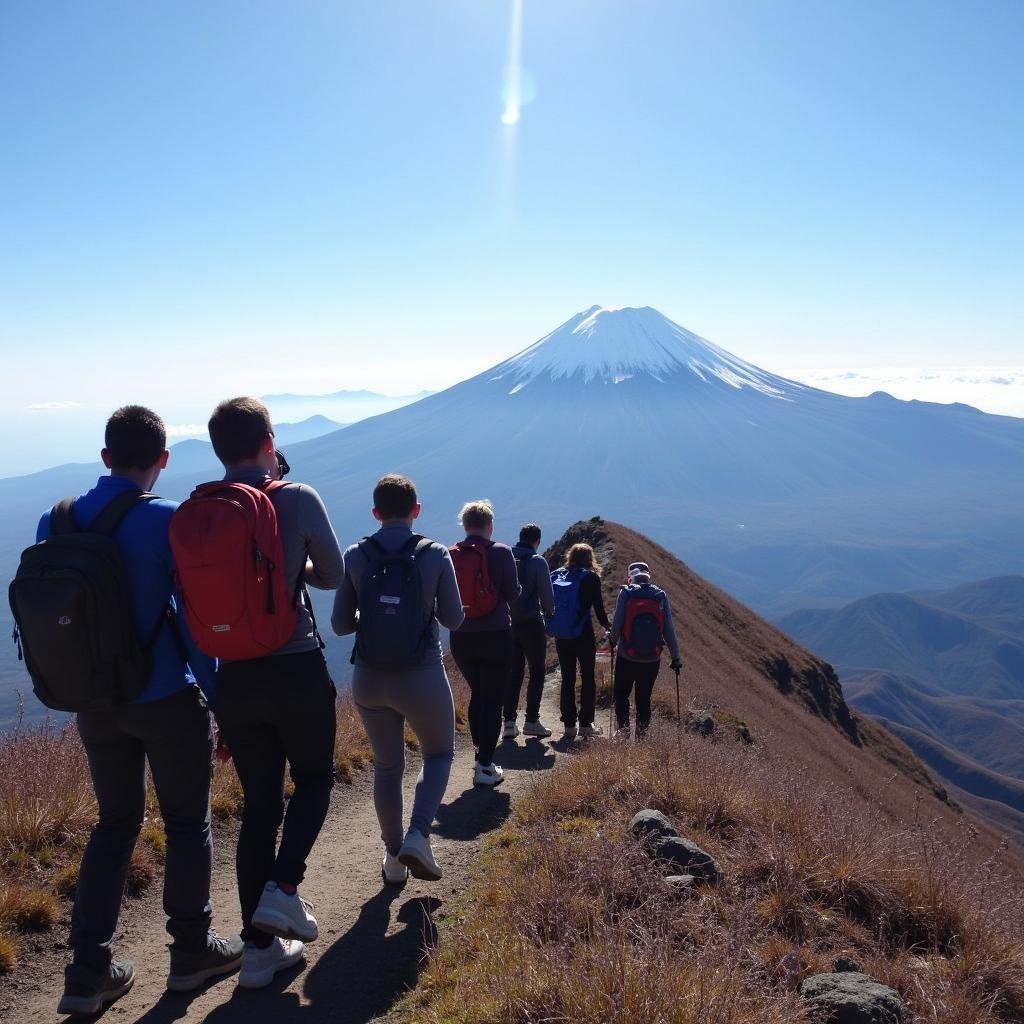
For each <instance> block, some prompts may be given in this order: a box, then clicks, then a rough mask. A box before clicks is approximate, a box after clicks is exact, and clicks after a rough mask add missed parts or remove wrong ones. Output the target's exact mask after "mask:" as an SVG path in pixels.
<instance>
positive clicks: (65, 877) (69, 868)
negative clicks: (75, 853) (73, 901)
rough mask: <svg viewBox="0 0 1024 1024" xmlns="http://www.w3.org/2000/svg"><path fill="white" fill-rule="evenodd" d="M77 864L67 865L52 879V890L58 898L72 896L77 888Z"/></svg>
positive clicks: (76, 862)
mask: <svg viewBox="0 0 1024 1024" xmlns="http://www.w3.org/2000/svg"><path fill="white" fill-rule="evenodd" d="M78 869H79V862H78V861H75V862H74V863H72V864H67V865H65V866H64V867H62V868H61V869H60V871H58V872H57V874H56V875H54V877H53V889H54V892H56V893H57V894H58V895H60V896H74V894H75V889H77V888H78Z"/></svg>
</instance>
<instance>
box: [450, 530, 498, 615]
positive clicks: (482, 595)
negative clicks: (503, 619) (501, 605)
mask: <svg viewBox="0 0 1024 1024" xmlns="http://www.w3.org/2000/svg"><path fill="white" fill-rule="evenodd" d="M493 546H494V545H493V543H492V542H491V541H485V540H477V539H476V538H473V539H472V540H460V541H459V542H458V544H453V545H452V546H451V547H450V548H449V549H448V551H449V553H450V554H451V556H452V563H453V564H454V565H455V578H456V579H457V580H458V581H459V593H460V594H461V595H462V610H463V611H464V612H465V614H466V618H467V619H480V618H483V617H484V616H485V615H490V613H491V612H493V611H494V609H495V608H497V607H498V594H497V592H496V591H495V589H494V586H493V584H492V583H491V567H490V565H489V564H488V559H487V552H488V551H490V549H491V548H492V547H493Z"/></svg>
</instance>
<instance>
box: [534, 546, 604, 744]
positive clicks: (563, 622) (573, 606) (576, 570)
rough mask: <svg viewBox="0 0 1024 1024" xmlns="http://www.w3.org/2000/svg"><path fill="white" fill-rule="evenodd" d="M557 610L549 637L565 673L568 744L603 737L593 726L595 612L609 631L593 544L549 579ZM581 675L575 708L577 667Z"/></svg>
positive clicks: (572, 552) (576, 551)
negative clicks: (575, 740)
mask: <svg viewBox="0 0 1024 1024" xmlns="http://www.w3.org/2000/svg"><path fill="white" fill-rule="evenodd" d="M551 586H552V589H553V591H554V595H555V611H554V614H553V615H552V616H551V617H550V618H549V619H548V622H547V627H548V634H549V635H550V636H553V637H554V638H555V650H556V651H557V652H558V667H559V669H560V670H561V673H562V694H561V712H562V724H563V726H564V731H563V733H562V736H563V738H564V739H567V740H573V739H575V738H576V736H577V735H579V736H583V737H592V736H600V735H602V733H603V730H602V728H601V727H600V726H599V725H596V724H595V723H594V704H595V701H596V699H597V684H596V682H595V680H594V675H595V660H596V657H597V639H596V637H595V636H594V625H593V621H592V620H591V612H593V614H594V615H595V616H596V617H597V621H598V622H599V623H600V624H601V625H602V626H603V627H604V629H605V630H606V635H607V630H608V629H609V628H610V624H609V622H608V613H607V612H606V611H605V607H604V598H603V597H602V595H601V566H600V565H599V564H598V561H597V558H596V556H595V555H594V549H593V548H592V547H591V546H590V545H589V544H573V546H572V547H571V548H569V552H568V554H567V555H566V556H565V565H563V566H562V567H561V568H560V569H556V570H555V571H554V572H553V573H552V574H551ZM577 663H578V664H579V673H580V704H579V715H578V717H577V708H576V665H577Z"/></svg>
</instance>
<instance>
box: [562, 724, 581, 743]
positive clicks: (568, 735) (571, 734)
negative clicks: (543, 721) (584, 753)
mask: <svg viewBox="0 0 1024 1024" xmlns="http://www.w3.org/2000/svg"><path fill="white" fill-rule="evenodd" d="M578 732H579V730H578V729H577V728H576V726H575V725H567V726H566V727H565V729H563V730H562V739H563V740H574V739H576V735H577V733H578Z"/></svg>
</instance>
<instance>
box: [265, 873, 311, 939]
mask: <svg viewBox="0 0 1024 1024" xmlns="http://www.w3.org/2000/svg"><path fill="white" fill-rule="evenodd" d="M312 909H313V904H312V903H307V902H306V900H304V899H303V898H302V897H301V896H300V895H299V894H298V893H297V892H296V893H293V894H292V895H289V894H288V893H286V892H285V891H284V890H283V889H280V888H278V885H277V882H267V884H266V885H265V886H264V887H263V895H262V896H261V897H260V902H259V906H258V907H257V908H256V913H255V914H253V915H252V923H253V925H254V926H255V927H257V928H259V929H260V931H264V932H270V934H271V935H277V936H278V937H279V938H282V939H302V941H303V942H312V941H313V940H314V939H315V938H316V937H317V936H318V935H319V934H320V930H319V929H318V928H317V925H316V918H315V917H314V916H313V915H312V913H310V911H312Z"/></svg>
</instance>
